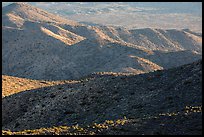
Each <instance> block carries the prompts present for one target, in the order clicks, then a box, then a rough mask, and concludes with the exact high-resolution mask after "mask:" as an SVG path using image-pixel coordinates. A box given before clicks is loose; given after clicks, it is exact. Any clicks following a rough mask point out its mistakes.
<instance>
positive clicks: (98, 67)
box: [2, 3, 202, 80]
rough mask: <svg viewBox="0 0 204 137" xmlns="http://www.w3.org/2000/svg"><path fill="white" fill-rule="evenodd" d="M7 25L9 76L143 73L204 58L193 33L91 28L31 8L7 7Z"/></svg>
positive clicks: (199, 37) (4, 53) (5, 44)
mask: <svg viewBox="0 0 204 137" xmlns="http://www.w3.org/2000/svg"><path fill="white" fill-rule="evenodd" d="M2 23H3V26H2V34H3V35H2V39H3V46H2V66H3V67H2V73H3V74H4V75H11V76H17V77H24V78H31V79H40V80H62V79H76V78H80V77H82V76H86V75H89V74H91V73H95V72H127V73H135V74H139V73H145V72H150V71H155V70H160V69H167V68H171V67H176V66H179V65H183V64H186V63H190V62H193V61H196V60H198V59H200V58H201V57H202V55H201V53H202V35H200V34H198V33H194V32H192V31H189V30H163V29H152V28H145V29H134V30H128V29H125V28H120V27H114V26H113V27H110V26H98V25H96V26H89V25H85V24H80V23H77V22H75V21H72V20H69V19H65V18H63V17H61V16H58V15H54V14H51V13H48V12H46V11H44V10H42V9H39V8H36V7H34V6H31V5H28V4H26V3H13V4H11V5H8V6H5V7H3V11H2Z"/></svg>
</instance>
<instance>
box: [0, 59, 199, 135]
mask: <svg viewBox="0 0 204 137" xmlns="http://www.w3.org/2000/svg"><path fill="white" fill-rule="evenodd" d="M201 76H202V61H197V62H194V63H192V64H188V65H184V66H181V67H177V68H173V69H169V70H161V71H156V72H152V73H148V74H140V75H128V76H127V75H115V74H113V75H109V74H104V75H91V76H89V77H87V78H84V79H82V80H80V81H78V83H67V84H64V85H58V86H53V87H48V88H39V89H34V90H30V91H26V92H20V93H18V94H14V95H11V96H8V97H4V98H3V100H2V120H3V121H2V126H3V130H8V129H9V130H11V131H21V130H25V129H38V128H44V127H53V126H55V127H56V126H62V125H63V126H71V125H76V124H78V128H77V127H75V129H79V127H86V125H91V124H92V123H103V122H104V121H105V120H117V119H121V118H123V117H124V116H125V117H126V120H128V121H127V124H122V125H124V126H122V127H121V126H119V127H118V126H116V127H115V128H109V129H106V128H105V129H100V128H99V127H98V126H100V125H98V126H97V125H95V126H96V127H97V128H96V129H90V128H88V129H90V131H94V132H95V133H97V134H140V135H142V134H177V135H178V134H201V133H202V120H201V119H202V118H201V117H202V113H201V108H202V88H201V84H202V77H201ZM193 112H196V113H193ZM119 123H120V121H119ZM125 123H126V122H125ZM183 124H185V126H183ZM116 125H117V124H116ZM101 126H102V125H101ZM178 127H180V128H178ZM72 128H74V127H72ZM86 128H87V127H86ZM59 129H60V128H59ZM63 129H66V128H62V129H61V130H63ZM97 129H100V130H102V131H100V130H99V131H100V132H99V131H98V130H97ZM114 129H115V130H114ZM43 130H45V129H41V130H39V131H38V132H37V131H36V132H37V133H39V132H41V134H52V132H53V130H54V129H53V130H51V129H50V130H51V131H52V132H50V133H49V130H47V131H46V132H42V131H43ZM55 131H56V132H58V130H57V129H56V128H55ZM66 131H67V132H68V131H69V130H66ZM74 131H75V130H72V132H74ZM77 131H78V130H77ZM80 131H81V132H82V131H83V130H80ZM26 132H28V130H27V131H25V132H24V133H26ZM32 132H34V131H31V130H29V133H32ZM29 133H28V134H29ZM65 133H66V132H62V133H61V134H65ZM87 133H88V132H87Z"/></svg>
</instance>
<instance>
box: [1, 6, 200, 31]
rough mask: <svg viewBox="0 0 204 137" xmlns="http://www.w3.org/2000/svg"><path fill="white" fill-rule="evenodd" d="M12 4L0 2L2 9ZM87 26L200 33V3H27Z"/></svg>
mask: <svg viewBox="0 0 204 137" xmlns="http://www.w3.org/2000/svg"><path fill="white" fill-rule="evenodd" d="M10 3H12V2H3V6H5V5H8V4H10ZM27 3H28V4H31V5H34V6H36V7H39V8H42V9H44V10H47V11H49V12H52V13H55V14H59V15H61V16H63V17H66V18H69V19H71V20H75V21H78V22H83V23H88V24H91V25H94V24H101V25H110V26H121V27H126V28H128V29H134V28H161V29H191V30H192V31H196V32H200V33H202V29H201V28H202V2H27Z"/></svg>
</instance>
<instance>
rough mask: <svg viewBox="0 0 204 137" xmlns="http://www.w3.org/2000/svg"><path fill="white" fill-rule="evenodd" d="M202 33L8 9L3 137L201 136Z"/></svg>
mask: <svg viewBox="0 0 204 137" xmlns="http://www.w3.org/2000/svg"><path fill="white" fill-rule="evenodd" d="M201 85H202V33H198V32H193V31H192V30H189V29H183V30H176V29H168V30H164V29H160V28H143V29H127V28H123V27H116V26H103V25H99V24H94V25H88V24H87V23H84V24H83V23H78V22H75V21H72V20H69V19H67V18H64V17H62V16H59V15H55V14H53V13H49V12H47V11H45V10H42V9H40V8H37V7H35V6H31V5H29V4H27V3H23V2H18V3H12V4H10V5H8V6H4V7H3V10H2V135H135V134H136V135H201V134H202V86H201Z"/></svg>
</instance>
